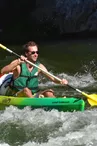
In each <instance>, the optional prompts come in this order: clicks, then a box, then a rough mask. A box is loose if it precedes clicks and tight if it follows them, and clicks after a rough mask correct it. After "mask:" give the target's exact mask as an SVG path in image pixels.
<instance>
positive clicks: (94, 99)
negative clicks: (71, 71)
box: [82, 92, 97, 106]
mask: <svg viewBox="0 0 97 146" xmlns="http://www.w3.org/2000/svg"><path fill="white" fill-rule="evenodd" d="M82 94H83V95H85V96H86V97H87V98H88V99H87V100H88V102H89V103H90V105H91V106H94V105H97V94H90V95H88V94H86V93H84V92H82Z"/></svg>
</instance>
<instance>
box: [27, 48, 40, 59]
mask: <svg viewBox="0 0 97 146" xmlns="http://www.w3.org/2000/svg"><path fill="white" fill-rule="evenodd" d="M26 56H27V59H28V60H30V61H33V62H36V61H37V58H38V48H37V46H29V47H28V52H27V53H26Z"/></svg>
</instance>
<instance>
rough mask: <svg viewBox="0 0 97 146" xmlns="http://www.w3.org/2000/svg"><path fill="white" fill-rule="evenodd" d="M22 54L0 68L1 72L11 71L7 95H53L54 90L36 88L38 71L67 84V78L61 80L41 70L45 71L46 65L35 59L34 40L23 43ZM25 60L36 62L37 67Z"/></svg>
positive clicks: (53, 79) (36, 51) (36, 49)
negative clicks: (11, 76)
mask: <svg viewBox="0 0 97 146" xmlns="http://www.w3.org/2000/svg"><path fill="white" fill-rule="evenodd" d="M24 55H25V56H21V57H20V58H19V59H16V60H14V61H12V62H11V63H10V64H9V65H7V66H5V67H4V68H2V69H1V73H3V74H5V73H9V72H13V79H12V80H13V81H12V82H11V85H10V89H9V90H8V92H7V95H10V94H11V95H17V96H25V97H30V98H32V97H39V96H44V97H54V91H53V90H51V89H49V90H45V91H39V89H38V75H39V74H40V73H42V74H44V75H45V76H47V77H48V78H49V79H50V80H52V81H53V82H55V83H59V84H67V83H68V82H67V80H65V79H62V80H61V82H59V81H58V80H56V79H55V78H53V77H51V76H50V75H48V74H46V73H45V72H43V71H42V70H44V71H46V72H48V71H47V69H46V67H45V66H44V65H43V64H41V63H40V62H38V61H37V59H38V55H39V52H38V46H37V44H36V43H35V42H33V41H30V42H28V43H27V44H26V45H24ZM26 60H29V61H30V62H32V63H34V64H36V65H37V66H38V67H39V68H41V69H42V70H40V69H38V68H37V67H34V66H32V65H31V64H29V63H27V62H26Z"/></svg>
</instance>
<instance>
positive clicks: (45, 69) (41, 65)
mask: <svg viewBox="0 0 97 146" xmlns="http://www.w3.org/2000/svg"><path fill="white" fill-rule="evenodd" d="M39 67H40V68H41V69H42V70H44V71H47V68H46V67H45V66H44V65H43V64H41V63H40V64H39ZM41 69H39V72H42V70H41Z"/></svg>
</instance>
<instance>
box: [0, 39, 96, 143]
mask: <svg viewBox="0 0 97 146" xmlns="http://www.w3.org/2000/svg"><path fill="white" fill-rule="evenodd" d="M3 45H6V44H3ZM6 46H7V47H9V48H10V49H12V50H14V51H16V52H17V53H19V54H21V45H18V46H16V45H14V46H12V45H6ZM96 53H97V42H96V39H87V40H64V41H57V42H46V43H39V60H40V62H41V63H43V64H44V65H45V66H46V67H47V68H48V71H49V72H50V73H52V74H54V75H55V76H58V77H60V78H66V79H67V80H68V81H69V84H70V85H72V86H73V87H75V88H78V89H80V90H82V91H84V92H86V93H88V94H92V93H95V94H96V93H97V71H96V70H97V67H96V64H97V54H96ZM14 58H15V57H14V56H12V55H11V54H9V53H8V52H6V51H4V50H1V53H0V68H1V67H3V66H4V65H6V64H8V63H9V62H10V61H11V60H13V59H14ZM39 80H40V83H39V86H40V88H42V89H43V88H44V89H46V88H52V89H54V90H55V94H56V96H64V95H66V96H74V97H81V98H82V99H84V100H85V102H86V108H85V111H84V112H72V113H71V112H59V111H57V110H51V111H44V110H43V109H36V110H33V111H32V110H31V109H30V108H29V107H26V108H24V109H23V110H20V109H18V108H16V107H13V106H10V107H8V108H6V109H5V110H4V111H0V146H97V109H96V107H95V108H92V107H91V106H90V105H89V104H88V102H87V100H86V97H83V96H82V95H80V94H79V93H77V91H74V90H73V89H70V88H69V87H66V86H65V87H64V86H61V85H57V84H54V83H52V82H51V81H49V80H48V79H46V78H45V77H42V76H41V77H40V78H39Z"/></svg>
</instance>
